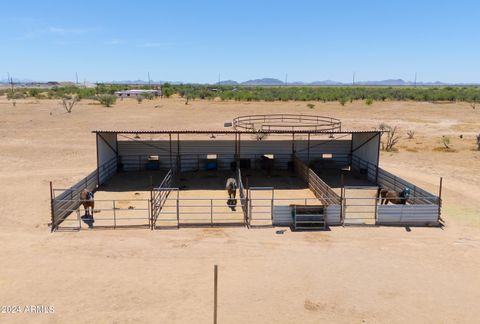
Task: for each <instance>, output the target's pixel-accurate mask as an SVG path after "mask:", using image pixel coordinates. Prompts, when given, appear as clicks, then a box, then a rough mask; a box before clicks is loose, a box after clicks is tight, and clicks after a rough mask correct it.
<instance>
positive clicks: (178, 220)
mask: <svg viewBox="0 0 480 324" xmlns="http://www.w3.org/2000/svg"><path fill="white" fill-rule="evenodd" d="M178 204H179V199H178V190H177V228H180V206H179V205H178Z"/></svg>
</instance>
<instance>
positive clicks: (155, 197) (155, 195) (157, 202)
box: [150, 169, 178, 230]
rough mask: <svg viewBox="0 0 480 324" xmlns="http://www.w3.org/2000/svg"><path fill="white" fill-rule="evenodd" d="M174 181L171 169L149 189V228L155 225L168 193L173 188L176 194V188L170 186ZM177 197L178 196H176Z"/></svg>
mask: <svg viewBox="0 0 480 324" xmlns="http://www.w3.org/2000/svg"><path fill="white" fill-rule="evenodd" d="M173 181H174V172H173V170H172V169H170V170H169V171H168V173H167V174H166V175H165V177H164V178H163V181H162V183H161V184H160V185H159V186H158V187H156V188H152V190H151V191H150V199H151V209H152V211H151V220H150V228H151V229H152V230H153V229H154V228H155V226H156V223H157V219H158V216H159V215H160V213H161V211H162V208H163V206H164V205H165V202H166V201H167V199H168V196H169V195H170V193H171V192H172V191H174V190H176V191H177V196H178V189H177V188H172V185H173ZM177 199H178V197H177Z"/></svg>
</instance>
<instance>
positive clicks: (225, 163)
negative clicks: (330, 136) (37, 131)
mask: <svg viewBox="0 0 480 324" xmlns="http://www.w3.org/2000/svg"><path fill="white" fill-rule="evenodd" d="M179 144H180V145H179V147H180V155H181V158H180V161H179V162H178V163H180V165H181V170H182V171H191V170H199V169H202V168H203V167H204V166H205V159H206V156H207V154H217V161H218V164H219V165H218V167H219V169H229V168H230V163H231V162H232V161H234V155H235V141H233V140H199V141H196V140H185V141H182V140H181V141H180V143H179ZM307 146H308V144H307V141H306V140H296V141H295V142H294V150H295V152H296V155H297V156H298V157H299V158H300V159H302V160H307V158H308V157H310V160H311V161H313V160H315V159H321V158H322V154H332V159H333V160H334V161H336V162H337V163H338V164H339V165H340V164H341V165H345V164H346V165H348V163H349V156H350V140H312V141H310V155H309V154H308V148H307ZM177 147H178V142H177V141H172V142H171V154H170V143H169V141H119V142H118V152H119V156H120V158H121V162H122V163H123V167H124V169H125V170H141V169H143V168H145V165H146V163H147V159H148V156H150V155H158V156H159V157H160V167H161V168H164V169H170V168H171V167H175V166H176V163H177V150H178V149H177ZM263 154H274V156H275V168H279V169H281V168H286V167H287V164H288V162H290V161H291V155H292V141H289V140H268V141H267V140H263V141H256V140H242V141H241V146H240V157H241V158H247V159H251V165H252V167H253V166H254V165H255V160H256V159H259V158H260V157H261V156H262V155H263Z"/></svg>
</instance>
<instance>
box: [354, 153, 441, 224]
mask: <svg viewBox="0 0 480 324" xmlns="http://www.w3.org/2000/svg"><path fill="white" fill-rule="evenodd" d="M352 170H353V171H354V172H356V173H357V174H359V175H360V176H361V177H362V178H364V179H366V180H368V181H371V182H374V183H376V184H377V186H378V188H383V189H386V190H389V191H391V192H395V193H400V192H402V191H403V190H405V189H406V188H408V189H409V190H410V191H411V196H410V197H408V199H406V203H405V204H391V203H390V204H388V203H387V204H381V197H378V196H377V199H376V200H377V202H376V204H377V207H376V224H377V225H401V226H439V225H441V218H440V216H441V202H442V200H441V186H442V181H441V179H440V190H439V194H438V196H437V195H435V194H432V193H430V192H428V191H427V190H425V189H422V188H420V187H418V186H416V185H414V184H413V183H411V182H408V181H406V180H404V179H402V178H401V177H398V176H396V175H394V174H392V173H390V172H388V171H385V170H383V169H382V168H380V167H378V166H376V165H374V164H372V163H370V162H368V161H365V160H363V159H361V158H358V157H355V156H354V157H353V159H352Z"/></svg>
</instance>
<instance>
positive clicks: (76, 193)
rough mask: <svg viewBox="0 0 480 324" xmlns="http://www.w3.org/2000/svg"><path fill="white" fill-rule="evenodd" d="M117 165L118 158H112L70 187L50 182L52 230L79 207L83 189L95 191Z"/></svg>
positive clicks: (112, 172)
mask: <svg viewBox="0 0 480 324" xmlns="http://www.w3.org/2000/svg"><path fill="white" fill-rule="evenodd" d="M116 167H117V160H116V158H112V159H111V160H109V161H108V162H106V163H104V164H103V165H101V166H100V167H99V168H98V169H96V170H94V171H93V172H91V173H90V174H89V175H88V176H86V177H85V178H83V179H82V180H80V181H79V182H77V183H76V184H74V185H73V186H71V187H70V188H66V189H61V188H54V187H53V185H52V183H50V206H51V231H52V232H53V231H55V230H56V229H58V226H59V225H60V224H61V223H62V222H63V221H65V219H66V218H67V217H68V216H69V215H70V214H71V213H72V212H73V211H75V210H77V209H78V208H79V206H80V205H81V201H80V192H82V190H83V189H87V190H88V191H95V190H96V188H97V187H98V186H99V185H100V184H102V183H104V182H105V181H106V180H107V179H108V178H110V177H111V176H113V175H114V174H115V173H116V171H117V168H116ZM99 181H100V183H99Z"/></svg>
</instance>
